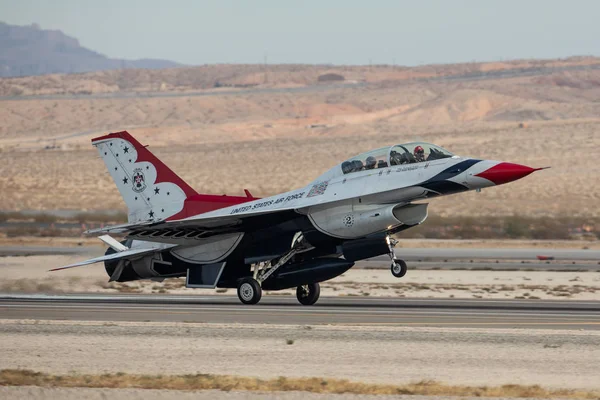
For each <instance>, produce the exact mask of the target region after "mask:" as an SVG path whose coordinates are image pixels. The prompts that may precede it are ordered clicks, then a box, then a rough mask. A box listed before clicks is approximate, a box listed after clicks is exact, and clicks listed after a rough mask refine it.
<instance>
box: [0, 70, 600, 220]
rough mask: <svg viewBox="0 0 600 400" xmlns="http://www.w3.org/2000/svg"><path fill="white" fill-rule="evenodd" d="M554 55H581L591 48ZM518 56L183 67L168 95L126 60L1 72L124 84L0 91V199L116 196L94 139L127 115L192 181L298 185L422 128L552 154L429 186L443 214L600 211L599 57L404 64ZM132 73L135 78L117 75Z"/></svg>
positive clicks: (426, 136) (437, 139)
mask: <svg viewBox="0 0 600 400" xmlns="http://www.w3.org/2000/svg"><path fill="white" fill-rule="evenodd" d="M522 63H524V64H523V65H526V66H527V65H529V66H531V65H537V64H536V62H535V61H527V62H522ZM555 63H557V64H556V65H559V64H560V65H567V66H568V65H571V66H580V65H582V64H585V63H588V64H589V63H598V60H597V59H574V60H560V61H555ZM515 65H516V66H519V65H521V64H519V63H516V64H510V63H509V64H507V65H499V64H497V63H496V64H493V63H492V64H476V65H471V64H463V65H452V66H440V67H439V70H435V69H431V68H432V67H428V68H429V69H427V68H425V67H419V68H415V69H397V70H396V69H393V68H390V67H373V68H372V69H368V68H366V67H356V68H348V69H344V68H340V70H341V71H342V72H343V71H346V72H344V73H345V74H346V75H347V76H348V77H349V78H352V77H353V76H354V77H355V78H357V79H360V80H362V81H364V82H363V83H361V84H360V85H355V86H339V85H326V86H314V87H311V86H308V87H307V88H306V90H303V91H300V92H285V91H283V92H281V91H271V92H264V91H262V92H261V91H260V90H262V89H265V88H266V89H269V88H270V87H272V86H273V85H275V86H277V85H292V86H293V85H296V86H298V85H307V84H311V82H313V83H314V79H315V77H316V76H318V74H319V73H321V72H323V71H327V69H326V68H323V67H311V68H309V67H297V69H294V66H289V67H288V69H287V70H286V69H285V68H284V67H281V68H279V67H278V68H277V71H279V72H278V74H279V75H277V79H275V78H274V79H273V80H272V81H270V82H271V83H270V84H269V85H266V86H265V85H264V84H261V85H260V86H259V87H258V89H259V90H258V91H256V90H254V89H253V90H254V91H243V90H242V91H238V93H237V94H231V93H229V94H227V93H222V92H220V91H219V90H217V91H213V93H212V95H210V96H197V95H195V94H194V93H189V92H187V91H186V90H187V89H186V87H187V86H185V85H186V84H185V82H188V81H189V80H188V81H186V80H185V79H183V78H182V79H183V81H182V82H184V83H183V84H182V85H183V86H182V87H181V88H180V89H177V91H174V92H172V93H171V94H170V97H145V96H125V97H123V96H120V93H121V91H123V90H138V89H137V88H138V87H139V88H142V89H143V90H156V89H152V87H151V86H152V85H150V86H148V82H155V81H154V80H156V79H159V78H160V77H159V76H155V75H152V73H150V72H148V71H145V72H144V71H138V72H137V73H136V72H135V71H129V72H127V74H128V75H127V78H128V79H124V77H123V76H121V75H118V72H110V73H97V74H91V75H90V76H88V75H87V74H85V75H84V76H54V77H41V78H19V79H23V81H20V80H19V79H16V80H15V79H4V80H0V88H2V87H4V88H6V87H8V86H11V85H21V86H23V87H28V88H33V89H31V90H32V93H46V92H47V91H46V92H44V90H45V89H44V88H48V87H50V88H51V87H54V86H56V85H58V86H60V85H62V84H63V83H64V82H67V81H69V82H71V80H74V79H75V80H76V79H83V78H85V79H92V78H93V79H92V80H94V79H97V80H98V81H99V82H104V84H106V85H109V86H110V85H113V84H114V82H117V86H119V85H122V87H121V86H119V87H118V90H119V91H120V92H118V93H115V94H113V95H111V96H108V97H105V96H95V95H92V96H75V97H73V96H71V97H51V98H41V97H35V96H34V97H27V98H21V97H19V98H18V99H14V98H11V99H1V100H0V102H1V107H0V121H2V123H1V124H0V151H1V152H0V157H1V158H2V161H3V162H2V167H1V171H0V172H1V173H0V191H1V192H2V193H3V194H4V195H3V196H2V197H0V210H2V209H4V210H22V209H35V210H53V209H82V210H105V209H123V207H124V205H123V203H122V201H121V199H120V197H119V195H118V192H117V191H116V190H115V188H114V184H113V182H112V181H111V180H110V177H109V175H108V174H107V173H106V172H105V168H104V165H102V163H101V161H100V160H99V158H98V157H96V155H95V153H94V151H93V150H92V149H90V147H91V146H90V145H89V141H90V139H91V138H92V137H94V136H96V135H99V134H103V133H106V132H107V131H116V130H121V129H127V130H129V131H130V132H132V133H133V134H134V135H136V136H137V137H139V138H140V140H141V142H142V143H144V144H150V145H151V146H152V150H154V151H155V152H156V154H157V155H158V156H159V157H160V158H162V159H163V160H164V161H165V162H166V163H167V164H168V165H170V166H172V168H173V169H174V170H175V171H176V172H178V173H179V174H180V175H181V176H182V177H184V179H186V180H187V181H188V182H189V183H190V184H191V185H192V186H193V187H195V188H196V189H197V190H198V191H199V192H206V193H217V194H220V193H229V194H241V193H243V192H242V189H244V188H248V189H250V190H251V191H252V193H253V194H254V195H257V196H267V195H272V194H275V193H278V192H282V191H286V190H290V189H293V188H297V187H301V186H303V185H305V184H307V183H308V182H310V181H311V180H312V179H314V178H316V177H317V176H318V175H320V174H321V173H322V172H324V171H325V170H327V169H328V168H330V167H331V166H333V165H335V164H337V163H339V162H341V161H343V160H344V159H345V158H347V157H350V156H352V155H354V154H357V153H361V152H363V151H366V150H369V149H372V148H377V147H382V146H387V145H392V144H394V143H399V142H406V141H412V140H425V141H429V142H433V143H436V144H439V145H441V146H444V147H447V148H448V149H450V150H451V151H453V152H455V153H456V154H461V155H465V156H473V157H480V158H487V159H498V160H506V161H512V162H518V163H523V164H527V165H531V166H534V167H541V166H552V169H550V170H545V171H542V172H538V173H536V174H534V175H532V176H530V177H527V178H526V179H523V180H521V181H518V182H514V183H511V184H510V185H506V186H504V187H498V188H491V189H487V190H484V191H483V192H482V193H480V194H477V193H467V194H463V195H461V201H460V202H457V201H456V199H455V198H453V197H449V198H444V199H439V200H435V201H434V203H433V205H434V206H433V207H431V209H432V212H434V213H436V214H438V215H473V214H475V215H483V214H484V215H510V214H527V215H534V216H535V215H540V216H542V215H544V216H545V215H553V216H558V215H561V216H563V215H583V216H598V215H600V208H599V207H598V204H599V202H600V185H597V184H595V183H596V182H598V176H599V175H600V166H599V165H598V163H597V162H596V160H597V159H598V158H599V157H600V135H599V134H598V130H599V128H600V118H598V116H599V115H600V103H598V102H597V99H598V98H600V83H599V82H600V70H599V69H591V70H569V71H560V72H551V73H540V74H538V75H535V74H533V75H530V76H521V77H512V78H502V79H499V78H494V79H483V80H479V79H463V80H434V81H418V80H414V79H407V77H406V74H407V73H413V74H425V75H427V74H429V75H428V76H440V75H446V74H448V73H449V72H448V71H450V72H453V73H467V72H472V71H473V70H476V71H484V70H494V69H503V68H515ZM539 65H540V66H544V65H546V64H543V63H542V64H539ZM219 68H221V70H219ZM240 68H242V67H240ZM319 68H321V69H319ZM209 70H210V71H209ZM169 71H171V72H169V73H170V74H172V75H173V79H174V82H176V81H177V79H179V78H177V76H179V77H180V78H181V76H180V75H178V74H181V73H182V72H181V71H179V72H178V71H175V72H173V70H169ZM218 71H221V72H220V73H222V74H224V75H223V76H225V75H227V74H228V73H229V75H227V76H230V77H235V78H232V79H233V80H234V81H235V82H238V81H239V82H251V81H252V79H254V78H252V76H255V75H256V74H257V72H256V71H254V70H253V69H252V68H249V67H248V69H246V70H244V69H243V68H242V69H241V70H240V71H237V72H232V70H231V68H230V66H213V67H211V68H208V69H199V70H198V71H195V72H193V73H194V74H199V75H198V76H203V77H205V78H206V79H208V81H210V79H213V78H214V77H216V76H218V75H219V72H218ZM228 71H229V72H228ZM253 71H254V72H253ZM307 71H308V72H307ZM424 71H425V72H424ZM122 73H124V72H122ZM164 73H165V74H167V76H170V75H168V74H169V73H167V72H164ZM114 74H117V75H114ZM136 74H137V75H136ZM202 74H208V75H207V76H208V77H206V76H205V75H202ZM215 74H216V75H215ZM258 74H259V75H261V73H258ZM353 74H354V75H353ZM92 75H93V76H92ZM113 75H114V76H113ZM298 76H302V77H303V78H297V77H298ZM211 77H213V78H211ZM161 79H162V78H161ZM165 79H167V78H165ZM169 79H171V78H169ZM169 79H167V81H168V80H169ZM198 79H200V78H198ZM203 79H204V78H203ZM128 80H130V81H131V82H133V83H132V85H133V87H129V86H127V85H126V84H124V83H123V82H126V81H128ZM192 81H193V80H192ZM15 82H16V83H15ZM53 82H54V83H53ZM136 82H137V83H136ZM198 82H200V81H197V86H194V85H191V86H189V87H187V88H188V89H190V88H191V89H198V88H200V89H202V88H203V87H204V85H205V84H204V83H198ZM202 82H204V81H202ZM239 82H238V83H239ZM236 84H237V83H236ZM53 85H54V86H53ZM123 85H124V86H123ZM136 85H137V86H136ZM173 85H174V86H177V84H173ZM177 87H179V86H177ZM144 88H145V89H144ZM142 89H139V90H142ZM28 90H30V89H28ZM111 90H112V89H111ZM230 91H231V90H230ZM50 92H52V91H50ZM67 92H68V90H67ZM5 93H7V92H5ZM520 124H524V126H525V127H524V128H519V125H520ZM46 147H49V148H48V149H46ZM7 194H10V195H7ZM99 194H100V195H99Z"/></svg>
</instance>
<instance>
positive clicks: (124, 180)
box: [92, 131, 198, 223]
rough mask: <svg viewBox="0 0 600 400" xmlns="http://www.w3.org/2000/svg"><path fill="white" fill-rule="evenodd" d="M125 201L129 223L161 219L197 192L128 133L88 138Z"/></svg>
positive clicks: (176, 211)
mask: <svg viewBox="0 0 600 400" xmlns="http://www.w3.org/2000/svg"><path fill="white" fill-rule="evenodd" d="M92 145H93V146H95V147H96V148H97V149H98V153H99V154H100V157H101V158H102V160H104V163H105V164H106V167H107V168H108V171H109V173H110V175H111V176H112V178H113V180H114V181H115V184H116V185H117V188H118V189H119V192H120V193H121V196H123V200H125V203H126V204H127V208H128V219H129V222H130V223H134V222H140V221H147V220H163V219H166V218H168V217H170V216H173V215H175V214H177V213H179V212H181V211H182V210H183V208H184V206H185V200H186V199H187V198H189V197H191V196H195V195H197V194H198V193H197V192H196V191H195V190H194V189H192V187H191V186H189V185H188V184H187V183H185V182H184V181H183V179H181V178H180V177H179V176H177V174H175V173H174V172H173V171H172V170H171V169H169V167H167V166H166V165H165V164H163V163H162V161H160V160H159V159H158V158H156V156H154V154H152V153H151V152H150V151H149V150H148V149H147V148H146V147H145V146H142V145H141V144H140V143H139V142H138V141H137V140H135V138H134V137H133V136H131V135H130V134H129V133H128V132H126V131H123V132H116V133H111V134H109V135H106V136H101V137H97V138H94V139H92Z"/></svg>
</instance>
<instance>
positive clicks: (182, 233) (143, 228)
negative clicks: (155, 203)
mask: <svg viewBox="0 0 600 400" xmlns="http://www.w3.org/2000/svg"><path fill="white" fill-rule="evenodd" d="M207 214H209V213H206V214H201V215H198V216H196V217H192V218H187V219H182V220H174V221H161V222H157V223H141V224H139V223H138V224H135V223H134V224H122V225H116V226H112V227H105V228H101V229H93V230H89V231H87V232H86V234H107V233H112V234H126V235H127V237H128V238H131V239H138V240H144V241H149V242H162V243H169V242H170V243H177V244H183V242H185V241H187V240H195V239H202V238H206V237H210V236H215V235H223V234H227V233H233V232H236V233H244V232H250V231H256V230H259V229H262V228H266V227H269V226H273V225H277V224H279V223H282V222H285V221H288V220H292V219H294V218H297V217H298V216H299V213H298V212H297V211H296V210H295V209H283V210H272V211H255V212H246V213H238V214H233V215H232V214H225V213H223V214H224V215H218V216H209V215H207ZM211 214H212V213H211Z"/></svg>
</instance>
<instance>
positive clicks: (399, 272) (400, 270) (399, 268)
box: [391, 258, 408, 278]
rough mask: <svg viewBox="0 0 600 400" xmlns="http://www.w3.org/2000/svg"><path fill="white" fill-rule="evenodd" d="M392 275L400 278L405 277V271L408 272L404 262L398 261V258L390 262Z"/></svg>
mask: <svg viewBox="0 0 600 400" xmlns="http://www.w3.org/2000/svg"><path fill="white" fill-rule="evenodd" d="M391 270H392V275H394V276H395V277H396V278H402V277H403V276H404V275H406V271H408V266H407V265H406V261H404V260H400V259H398V258H394V259H393V260H392V268H391Z"/></svg>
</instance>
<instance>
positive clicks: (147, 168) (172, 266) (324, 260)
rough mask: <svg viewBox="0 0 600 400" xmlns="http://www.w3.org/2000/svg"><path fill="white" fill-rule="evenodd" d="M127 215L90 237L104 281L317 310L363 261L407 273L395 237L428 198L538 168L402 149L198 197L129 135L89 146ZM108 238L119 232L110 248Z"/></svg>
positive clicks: (422, 146)
mask: <svg viewBox="0 0 600 400" xmlns="http://www.w3.org/2000/svg"><path fill="white" fill-rule="evenodd" d="M92 145H93V146H95V147H96V148H97V150H98V153H99V154H100V157H101V158H102V160H103V161H104V163H105V164H106V167H107V168H108V171H109V173H110V175H111V176H112V178H113V180H114V181H115V183H116V185H117V188H118V189H119V192H120V193H121V196H122V197H123V199H124V200H125V203H126V205H127V208H128V222H127V223H126V224H122V225H116V226H111V227H106V228H102V229H96V230H91V231H88V232H87V233H89V234H101V235H102V236H100V237H99V238H100V239H101V240H102V241H103V242H105V243H106V244H107V245H108V246H109V248H108V249H107V251H106V253H105V255H104V256H102V257H97V258H92V259H90V260H86V261H83V262H79V263H77V264H73V265H68V266H65V267H62V268H57V269H55V270H58V269H65V268H72V267H78V266H82V265H87V264H92V263H96V262H104V265H105V268H106V272H107V273H108V275H109V277H110V281H117V282H127V281H133V280H138V279H151V280H155V281H162V280H164V279H165V278H171V277H185V279H186V286H187V287H189V288H215V287H219V288H237V294H238V297H239V299H240V300H241V302H242V303H244V304H256V303H258V302H259V301H260V299H261V296H262V290H281V289H288V288H297V289H296V295H297V298H298V301H299V302H300V303H301V304H304V305H312V304H314V303H315V302H316V301H317V300H318V298H319V293H320V288H319V282H323V281H326V280H328V279H332V278H334V277H336V276H338V275H341V274H343V273H344V272H346V271H347V270H348V269H350V268H352V266H353V265H354V263H355V262H356V261H359V260H364V259H367V258H371V257H375V256H379V255H385V254H388V255H389V256H390V259H391V273H392V274H393V275H394V276H395V277H398V278H401V277H402V276H404V275H405V274H406V271H407V265H406V262H405V261H404V260H402V259H401V258H398V257H396V255H395V253H394V246H395V245H396V244H397V240H396V239H394V238H393V235H395V234H397V233H398V232H401V231H403V230H405V229H409V228H412V227H413V226H417V225H419V224H421V223H423V221H425V219H426V218H427V207H428V204H427V203H425V202H424V201H425V200H427V199H430V198H433V197H437V196H445V195H450V194H457V193H461V192H465V191H467V190H479V189H482V188H487V187H490V186H494V185H501V184H504V183H507V182H511V181H514V180H516V179H520V178H523V177H524V176H527V175H529V174H531V173H532V172H534V171H537V170H539V169H542V168H537V169H534V168H530V167H527V166H524V165H519V164H512V163H507V162H501V161H489V160H479V159H474V158H465V157H460V156H456V155H454V154H452V153H450V152H449V151H447V150H445V149H443V148H441V147H438V146H435V145H433V144H429V143H416V142H414V143H404V144H398V145H395V146H391V147H383V148H380V149H377V150H372V151H369V152H367V153H364V154H360V155H358V156H356V157H352V158H350V159H349V160H346V161H344V162H342V163H340V164H338V165H336V166H334V167H333V168H331V169H330V170H329V171H327V172H325V173H323V174H322V175H321V176H319V177H318V178H317V179H315V180H314V181H313V182H311V183H309V184H308V185H307V186H305V187H303V188H300V189H296V190H292V191H290V192H286V193H282V194H279V195H276V196H271V197H267V198H262V199H261V198H256V197H253V196H252V195H251V194H250V192H249V191H248V190H245V194H246V195H245V196H226V195H222V196H220V195H209V194H199V193H197V192H196V191H195V190H194V189H193V188H192V187H191V186H189V185H188V184H187V183H186V182H184V181H183V180H182V179H181V178H180V177H179V176H177V175H176V174H175V173H174V172H173V171H172V170H171V169H169V168H168V167H167V166H166V165H165V164H163V163H162V162H161V161H160V160H159V159H158V158H156V157H155V156H154V155H153V154H152V153H151V152H150V151H149V150H148V149H147V147H146V146H143V145H141V144H140V143H139V142H138V141H137V140H136V139H135V138H133V136H131V135H130V134H129V133H128V132H126V131H123V132H117V133H111V134H108V135H106V136H101V137H97V138H95V139H92ZM110 234H116V235H120V236H124V237H125V240H124V241H122V242H119V241H117V240H116V239H115V238H113V237H112V236H110Z"/></svg>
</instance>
